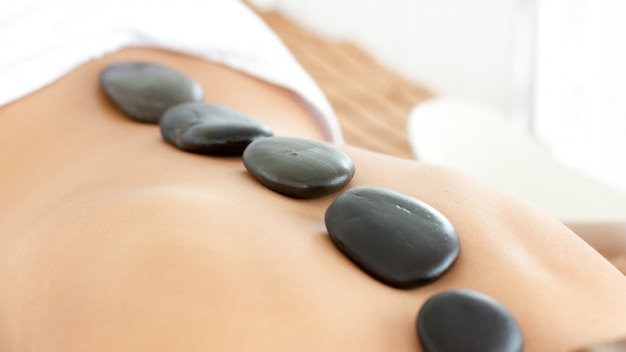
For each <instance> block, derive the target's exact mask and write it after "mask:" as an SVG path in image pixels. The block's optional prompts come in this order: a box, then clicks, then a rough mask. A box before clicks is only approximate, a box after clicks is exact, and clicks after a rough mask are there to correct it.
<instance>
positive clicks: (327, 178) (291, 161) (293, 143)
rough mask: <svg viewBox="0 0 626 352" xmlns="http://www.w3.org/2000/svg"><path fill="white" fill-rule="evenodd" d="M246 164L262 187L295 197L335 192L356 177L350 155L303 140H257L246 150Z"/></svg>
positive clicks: (244, 155) (276, 138) (285, 138)
mask: <svg viewBox="0 0 626 352" xmlns="http://www.w3.org/2000/svg"><path fill="white" fill-rule="evenodd" d="M243 162H244V165H245V167H246V169H248V171H249V172H250V174H252V176H254V178H256V179H257V180H258V181H259V182H261V183H262V184H263V185H265V186H266V187H268V188H269V189H271V190H274V191H276V192H279V193H282V194H285V195H288V196H291V197H296V198H315V197H321V196H324V195H328V194H331V193H334V192H336V191H338V190H340V189H341V188H343V187H344V186H345V185H347V184H348V182H350V180H351V179H352V177H353V176H354V164H353V163H352V160H350V158H348V156H347V155H345V154H344V153H342V152H340V151H338V150H336V149H333V148H331V147H329V146H326V145H325V144H322V143H319V142H316V141H312V140H307V139H300V138H289V137H269V138H263V139H259V140H256V141H254V142H252V143H250V145H249V146H248V148H246V150H245V151H244V153H243Z"/></svg>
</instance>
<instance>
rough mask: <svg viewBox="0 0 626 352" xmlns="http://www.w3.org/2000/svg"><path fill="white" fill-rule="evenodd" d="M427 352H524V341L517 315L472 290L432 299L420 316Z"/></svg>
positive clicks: (423, 341) (421, 330)
mask: <svg viewBox="0 0 626 352" xmlns="http://www.w3.org/2000/svg"><path fill="white" fill-rule="evenodd" d="M417 333H418V335H419V337H420V341H421V343H422V346H423V347H424V349H425V350H426V351H427V352H448V351H467V352H473V351H475V352H491V351H493V352H521V351H522V350H523V348H524V338H523V336H522V332H521V330H520V328H519V326H518V325H517V322H516V321H515V319H514V318H513V316H512V315H511V314H510V313H509V312H508V311H507V310H506V308H505V307H504V306H502V305H501V304H500V303H499V302H497V301H496V300H495V299H493V298H491V297H489V296H487V295H485V294H482V293H479V292H475V291H470V290H450V291H444V292H442V293H439V294H437V295H436V296H433V297H432V298H430V299H429V300H428V301H426V303H425V304H424V305H423V306H422V309H421V310H420V312H419V315H418V317H417Z"/></svg>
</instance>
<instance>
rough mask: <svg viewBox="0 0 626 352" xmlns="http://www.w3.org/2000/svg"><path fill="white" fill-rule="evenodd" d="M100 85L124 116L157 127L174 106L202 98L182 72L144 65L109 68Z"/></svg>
mask: <svg viewBox="0 0 626 352" xmlns="http://www.w3.org/2000/svg"><path fill="white" fill-rule="evenodd" d="M100 85H101V86H102V88H103V89H104V91H105V92H106V94H107V95H108V96H109V97H110V98H111V100H112V101H113V102H114V103H115V105H116V106H117V107H118V108H119V109H120V110H122V111H123V112H124V113H125V114H126V115H128V116H129V117H131V118H133V119H134V120H137V121H141V122H149V123H158V122H159V119H160V118H161V115H163V113H164V112H165V111H166V110H167V109H169V108H171V107H173V106H176V105H178V104H181V103H186V102H192V101H200V100H202V98H203V96H204V93H203V91H202V87H201V86H200V84H199V83H197V82H196V81H194V80H192V79H191V78H189V77H188V76H186V75H185V74H183V73H182V72H179V71H176V70H174V69H172V68H169V67H165V66H160V65H155V64H151V63H146V62H119V63H116V64H112V65H110V66H108V67H107V68H105V69H104V70H103V71H102V73H101V74H100Z"/></svg>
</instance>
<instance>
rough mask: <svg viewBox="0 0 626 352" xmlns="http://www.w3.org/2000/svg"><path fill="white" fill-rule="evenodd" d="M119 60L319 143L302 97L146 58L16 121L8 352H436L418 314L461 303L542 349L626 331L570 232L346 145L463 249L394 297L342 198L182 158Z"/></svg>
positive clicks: (17, 114)
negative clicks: (118, 86) (356, 259)
mask: <svg viewBox="0 0 626 352" xmlns="http://www.w3.org/2000/svg"><path fill="white" fill-rule="evenodd" d="M120 60H147V61H151V62H156V63H162V64H166V65H169V66H172V67H175V68H178V69H180V70H182V71H184V72H187V73H188V74H189V75H190V76H192V77H194V78H195V79H197V80H198V81H199V82H201V84H202V85H203V86H204V87H205V91H206V98H205V100H206V101H208V102H212V103H218V104H223V105H227V106H230V107H232V108H235V109H238V110H241V111H243V112H245V113H247V114H248V115H250V116H251V117H253V118H256V119H258V120H261V121H264V122H266V123H268V124H269V125H271V126H272V127H273V128H274V130H275V132H276V135H284V136H297V137H303V138H310V139H317V140H321V139H322V133H321V131H320V130H319V129H318V128H317V127H316V125H315V123H314V121H313V119H312V118H311V116H310V115H309V114H308V112H307V110H306V109H305V108H304V107H303V105H302V104H301V102H300V101H299V100H298V99H297V98H295V97H294V96H293V95H292V94H291V93H289V92H287V91H285V90H283V89H280V88H277V87H275V86H272V85H270V84H267V83H264V82H262V81H259V80H256V79H254V78H251V77H248V76H246V75H243V74H241V73H238V72H234V71H232V70H229V69H227V68H224V67H221V66H219V65H214V64H211V63H207V62H204V61H201V60H198V59H194V58H189V57H185V56H182V55H178V54H173V53H166V52H160V51H155V50H148V49H123V50H121V51H119V52H116V53H114V54H111V55H108V56H106V57H104V58H102V59H99V60H95V61H92V62H90V63H88V64H86V65H84V66H82V67H80V68H78V69H76V70H74V71H73V72H71V73H70V74H68V75H67V76H65V77H64V78H62V79H60V80H58V81H57V82H55V83H54V84H52V85H50V86H49V87H46V88H44V89H42V90H40V91H38V92H36V93H34V94H31V95H29V96H28V97H25V98H23V99H21V100H19V101H16V102H14V103H12V104H10V105H7V106H5V107H2V108H0V121H1V122H2V128H0V140H2V145H3V147H2V148H0V165H2V166H1V167H2V178H1V179H0V287H1V288H2V289H1V290H0V350H1V351H6V352H16V351H20V352H24V351H37V352H41V351H44V352H45V351H157V350H158V351H250V350H254V351H295V350H297V351H340V350H346V351H407V352H408V351H420V350H421V349H420V347H419V341H418V338H417V336H416V333H415V329H414V321H415V318H416V316H417V312H418V310H419V308H420V306H421V305H422V304H423V302H424V301H425V300H426V299H428V298H429V297H431V296H432V295H434V294H436V293H437V292H441V291H443V290H446V289H451V288H467V289H474V290H478V291H481V292H484V293H487V294H489V295H491V296H492V297H494V298H496V299H497V300H498V301H500V302H501V303H502V304H504V305H505V306H506V307H507V308H508V309H509V310H510V311H511V313H512V314H513V316H515V318H516V319H517V321H518V322H519V324H520V326H521V328H522V331H523V333H524V336H525V340H526V351H548V350H549V351H571V350H574V349H576V348H579V347H581V346H584V345H586V344H588V343H591V342H595V341H604V340H611V339H616V338H618V337H620V336H623V335H626V319H624V317H626V304H624V302H626V278H624V276H623V275H621V274H620V272H619V271H618V270H616V269H615V268H614V267H613V266H611V265H610V263H609V262H607V261H606V260H605V259H604V258H603V257H602V256H600V255H599V254H598V253H597V252H596V251H595V250H593V249H592V248H591V247H590V246H589V245H587V244H586V243H585V242H584V241H582V240H581V239H580V238H578V237H577V236H576V235H574V234H573V233H572V232H571V231H570V230H568V229H567V228H566V227H565V226H563V225H562V224H560V223H559V222H558V221H556V220H554V219H552V218H550V217H549V216H547V215H544V214H543V213H542V212H540V211H538V210H536V209H535V208H534V207H533V206H531V205H529V204H526V203H523V202H521V201H519V200H517V199H514V198H512V197H510V196H508V195H506V194H503V193H501V192H499V191H498V190H496V189H493V188H491V187H490V186H488V185H486V184H483V183H481V182H480V181H478V180H476V179H473V178H471V177H470V176H468V175H464V174H461V173H459V172H456V171H454V170H449V169H445V168H441V167H436V166H433V165H427V164H422V163H418V162H413V161H407V160H400V159H394V158H391V157H387V156H383V155H379V154H375V153H371V152H367V151H364V150H360V149H355V148H351V147H347V146H342V147H338V148H339V149H341V150H342V151H344V152H345V153H346V154H348V155H349V156H350V157H351V158H352V159H353V161H354V162H355V165H356V170H357V174H356V176H355V178H354V179H353V181H352V182H351V183H350V185H349V186H348V187H357V186H363V185H370V186H381V187H386V188H390V189H393V190H396V191H399V192H402V193H405V194H408V195H410V196H413V197H416V198H419V199H421V200H424V201H426V202H428V203H429V204H431V205H432V206H434V207H435V208H437V209H439V210H440V211H441V212H442V213H443V214H445V215H446V216H447V217H448V218H449V219H450V220H451V221H452V223H453V224H454V225H455V227H456V228H457V230H458V233H459V236H460V238H461V245H462V250H461V255H460V257H459V260H458V261H457V263H456V264H455V265H454V267H453V268H452V269H451V270H450V271H449V272H448V273H447V274H446V275H445V276H444V277H442V278H441V279H440V280H438V281H436V282H434V283H432V284H430V285H427V286H424V287H421V288H417V289H412V290H399V289H394V288H391V287H388V286H385V285H383V284H381V283H379V282H378V281H376V280H374V279H372V278H371V277H369V276H368V275H366V274H365V273H363V272H362V271H361V270H360V269H358V268H357V267H356V266H355V265H353V264H352V263H351V262H350V261H349V260H348V259H346V258H345V257H344V256H343V255H342V254H341V253H340V252H339V251H338V250H337V249H336V248H335V247H334V246H333V245H332V243H331V241H330V239H329V238H328V235H327V234H326V230H325V227H324V222H323V218H324V212H325V210H326V208H327V207H328V205H329V204H330V202H332V200H333V199H334V197H335V196H336V195H331V196H327V197H323V198H319V199H314V200H298V199H292V198H288V197H285V196H282V195H279V194H276V193H274V192H272V191H270V190H268V189H266V188H264V187H263V186H261V185H260V184H259V183H257V182H256V181H255V180H253V179H252V178H251V177H250V176H249V175H248V173H247V172H246V171H245V168H244V167H243V164H242V161H241V159H240V158H236V157H227V158H219V157H207V156H200V155H195V154H190V153H185V152H182V151H179V150H177V149H175V148H173V147H172V146H170V145H168V144H167V143H166V142H164V141H163V140H162V139H161V137H160V135H159V131H158V127H156V126H154V125H146V124H141V123H136V122H133V121H131V120H129V119H127V118H125V117H124V116H122V115H121V114H120V113H119V112H118V111H117V110H115V108H113V107H112V105H111V104H110V103H109V102H108V101H107V99H106V98H105V97H104V95H103V94H102V92H101V91H100V89H99V87H98V75H99V72H100V70H101V69H102V68H103V67H105V66H106V65H108V64H110V63H112V62H115V61H120Z"/></svg>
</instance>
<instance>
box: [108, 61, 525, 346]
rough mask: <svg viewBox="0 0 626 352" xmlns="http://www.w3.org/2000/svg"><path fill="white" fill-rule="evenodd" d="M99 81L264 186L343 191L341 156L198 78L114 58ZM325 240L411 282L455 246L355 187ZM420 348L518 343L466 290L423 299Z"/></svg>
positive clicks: (438, 217)
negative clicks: (236, 105)
mask: <svg viewBox="0 0 626 352" xmlns="http://www.w3.org/2000/svg"><path fill="white" fill-rule="evenodd" d="M100 82H101V85H102V87H103V89H104V91H105V92H106V93H107V95H108V96H109V97H110V99H111V100H112V101H113V103H114V104H115V105H116V106H117V107H118V108H119V109H120V110H121V111H122V112H124V113H125V114H126V115H128V116H129V117H131V118H133V119H135V120H137V121H141V122H149V123H159V125H160V128H161V134H162V136H163V138H164V139H165V140H166V141H168V142H169V143H171V144H172V145H174V146H176V147H177V148H179V149H181V150H185V151H188V152H193V153H200V154H208V155H242V157H243V163H244V166H245V168H246V169H247V170H248V171H249V172H250V174H251V175H252V176H253V177H254V178H255V179H257V180H258V181H259V182H260V183H262V184H263V185H265V186H266V187H268V188H270V189H272V190H274V191H276V192H279V193H282V194H284V195H287V196H291V197H296V198H315V197H321V196H325V195H329V194H332V193H335V192H337V191H339V190H341V189H342V188H344V187H345V186H346V185H347V184H348V183H349V182H350V181H351V179H352V177H353V176H354V173H355V168H354V164H353V163H352V161H351V160H350V158H348V156H346V155H345V154H343V153H341V152H339V151H338V150H336V149H333V148H330V147H328V146H326V145H324V144H322V143H319V142H315V141H311V140H305V139H299V138H286V137H272V130H271V128H270V127H269V126H267V125H265V124H263V123H261V122H258V121H255V120H253V119H251V118H249V117H247V116H246V115H244V114H242V113H240V112H238V111H235V110H232V109H229V108H226V107H223V106H218V105H213V104H206V103H202V102H201V100H202V99H203V93H202V87H201V86H200V84H198V83H197V82H195V81H194V80H192V79H191V78H189V77H187V76H186V75H184V74H183V73H181V72H178V71H176V70H173V69H171V68H168V67H164V66H160V65H155V64H150V63H142V62H122V63H117V64H113V65H111V66H109V67H107V68H106V69H105V70H103V72H102V74H101V77H100ZM325 223H326V228H327V230H328V233H329V235H330V238H331V239H332V241H333V243H334V244H335V245H336V246H337V247H338V248H339V250H340V251H341V252H343V253H344V254H345V255H346V256H347V257H348V258H349V259H350V260H351V261H352V262H354V263H355V264H356V265H357V266H359V267H360V268H361V269H362V270H363V271H365V272H366V273H368V274H369V275H371V276H372V277H374V278H376V279H377V280H379V281H381V282H383V283H385V284H387V285H390V286H393V287H398V288H413V287H417V286H421V285H424V284H426V283H428V282H431V281H433V280H436V279H437V278H439V277H441V276H442V275H443V274H444V273H445V272H446V271H447V270H448V269H449V268H450V267H451V266H452V265H453V264H454V262H455V261H456V259H457V258H458V256H459V252H460V243H459V238H458V235H457V232H456V230H455V228H454V226H453V225H452V224H451V223H450V221H449V220H448V219H447V218H446V217H445V216H444V215H443V214H441V213H440V212H439V211H437V210H436V209H434V208H432V207H431V206H430V205H428V204H426V203H424V202H422V201H420V200H417V199H415V198H411V197H409V196H406V195H404V194H400V193H397V192H394V191H391V190H388V189H384V188H378V187H358V188H353V189H350V190H347V191H345V192H343V193H342V194H340V195H339V196H338V197H337V198H336V199H335V200H334V201H333V202H332V203H331V205H330V206H329V207H328V209H327V211H326V214H325ZM417 332H418V335H419V337H420V341H421V343H422V345H423V347H424V348H425V349H426V351H429V352H432V351H482V352H488V351H502V352H508V351H511V352H517V351H521V350H522V348H523V339H522V334H521V331H520V329H519V327H518V325H517V323H516V322H515V320H514V318H513V317H512V316H511V314H509V313H508V311H507V310H506V309H505V308H504V307H503V306H502V305H501V304H500V303H498V302H497V301H495V300H494V299H492V298H490V297H488V296H486V295H484V294H482V293H478V292H474V291H469V290H449V291H445V292H442V293H439V294H437V295H435V296H433V297H432V298H430V299H429V300H428V301H427V302H426V303H425V304H424V305H423V307H422V309H421V310H420V312H419V315H418V318H417Z"/></svg>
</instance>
